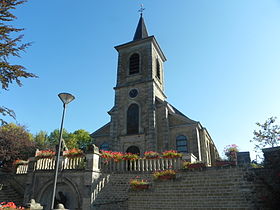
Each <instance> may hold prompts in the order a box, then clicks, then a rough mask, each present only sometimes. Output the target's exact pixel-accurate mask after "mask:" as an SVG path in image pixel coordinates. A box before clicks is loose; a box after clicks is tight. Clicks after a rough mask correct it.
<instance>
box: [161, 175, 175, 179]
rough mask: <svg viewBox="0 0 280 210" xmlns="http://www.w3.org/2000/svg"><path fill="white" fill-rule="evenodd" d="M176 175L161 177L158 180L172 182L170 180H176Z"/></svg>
mask: <svg viewBox="0 0 280 210" xmlns="http://www.w3.org/2000/svg"><path fill="white" fill-rule="evenodd" d="M175 177H176V176H175V175H173V174H171V175H164V176H159V177H158V179H159V180H170V179H175Z"/></svg>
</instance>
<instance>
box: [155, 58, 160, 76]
mask: <svg viewBox="0 0 280 210" xmlns="http://www.w3.org/2000/svg"><path fill="white" fill-rule="evenodd" d="M156 68H157V74H156V75H157V78H159V79H160V64H159V61H158V59H157V66H156Z"/></svg>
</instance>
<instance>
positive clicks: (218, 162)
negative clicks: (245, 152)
mask: <svg viewBox="0 0 280 210" xmlns="http://www.w3.org/2000/svg"><path fill="white" fill-rule="evenodd" d="M214 165H215V166H236V161H229V160H216V161H215V164H214Z"/></svg>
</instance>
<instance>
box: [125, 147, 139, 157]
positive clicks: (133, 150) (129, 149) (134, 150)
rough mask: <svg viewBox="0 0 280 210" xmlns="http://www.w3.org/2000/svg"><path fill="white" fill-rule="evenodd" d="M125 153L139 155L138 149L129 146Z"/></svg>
mask: <svg viewBox="0 0 280 210" xmlns="http://www.w3.org/2000/svg"><path fill="white" fill-rule="evenodd" d="M126 152H127V153H132V154H136V155H140V149H139V147H136V146H130V147H128V148H127V150H126Z"/></svg>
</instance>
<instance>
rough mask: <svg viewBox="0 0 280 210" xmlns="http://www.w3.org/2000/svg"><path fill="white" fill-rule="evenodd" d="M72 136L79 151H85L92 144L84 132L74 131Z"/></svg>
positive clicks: (80, 130) (88, 135) (87, 134)
mask: <svg viewBox="0 0 280 210" xmlns="http://www.w3.org/2000/svg"><path fill="white" fill-rule="evenodd" d="M73 134H74V137H75V139H76V141H77V146H78V148H80V149H86V148H87V146H88V145H90V144H91V142H92V139H91V137H90V134H89V132H88V131H86V130H83V129H79V130H76V131H75V132H74V133H73Z"/></svg>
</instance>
